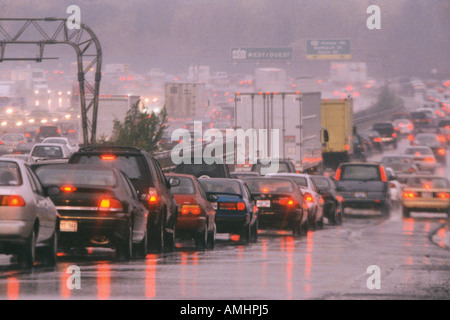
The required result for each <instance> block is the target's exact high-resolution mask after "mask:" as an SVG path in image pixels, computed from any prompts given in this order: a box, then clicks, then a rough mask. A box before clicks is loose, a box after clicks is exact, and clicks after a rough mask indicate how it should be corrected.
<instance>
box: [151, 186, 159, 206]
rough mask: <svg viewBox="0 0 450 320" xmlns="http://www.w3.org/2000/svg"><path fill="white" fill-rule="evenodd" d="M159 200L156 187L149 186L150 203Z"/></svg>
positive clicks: (155, 202)
mask: <svg viewBox="0 0 450 320" xmlns="http://www.w3.org/2000/svg"><path fill="white" fill-rule="evenodd" d="M158 202H159V195H158V192H157V191H156V189H155V188H149V192H148V203H149V204H157V203H158Z"/></svg>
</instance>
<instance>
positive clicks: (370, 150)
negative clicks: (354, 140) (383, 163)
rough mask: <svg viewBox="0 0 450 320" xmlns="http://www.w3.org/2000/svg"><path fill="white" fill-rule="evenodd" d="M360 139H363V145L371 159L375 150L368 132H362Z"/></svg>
mask: <svg viewBox="0 0 450 320" xmlns="http://www.w3.org/2000/svg"><path fill="white" fill-rule="evenodd" d="M359 137H360V138H361V140H362V143H363V144H364V147H365V150H366V156H368V157H370V156H371V155H372V154H373V152H374V148H375V147H374V145H373V143H372V140H371V139H370V137H369V135H368V134H367V133H366V132H361V133H360V134H359Z"/></svg>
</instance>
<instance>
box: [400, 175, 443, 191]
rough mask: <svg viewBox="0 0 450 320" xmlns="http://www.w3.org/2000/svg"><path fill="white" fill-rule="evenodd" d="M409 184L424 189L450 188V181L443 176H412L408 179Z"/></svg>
mask: <svg viewBox="0 0 450 320" xmlns="http://www.w3.org/2000/svg"><path fill="white" fill-rule="evenodd" d="M407 186H409V187H416V188H424V189H448V188H450V184H449V181H448V180H447V179H445V178H441V177H435V178H434V177H412V178H410V179H408V181H407Z"/></svg>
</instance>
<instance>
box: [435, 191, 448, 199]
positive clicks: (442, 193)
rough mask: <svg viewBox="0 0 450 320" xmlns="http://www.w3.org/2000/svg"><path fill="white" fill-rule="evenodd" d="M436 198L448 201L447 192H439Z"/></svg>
mask: <svg viewBox="0 0 450 320" xmlns="http://www.w3.org/2000/svg"><path fill="white" fill-rule="evenodd" d="M437 196H438V198H439V199H450V193H448V192H439V193H438V194H437Z"/></svg>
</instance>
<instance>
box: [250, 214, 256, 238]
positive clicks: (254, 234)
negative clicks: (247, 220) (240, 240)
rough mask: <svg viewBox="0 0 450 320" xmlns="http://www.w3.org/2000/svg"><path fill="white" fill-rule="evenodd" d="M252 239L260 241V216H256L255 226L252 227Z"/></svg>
mask: <svg viewBox="0 0 450 320" xmlns="http://www.w3.org/2000/svg"><path fill="white" fill-rule="evenodd" d="M250 241H251V242H257V241H258V218H256V220H255V222H254V223H253V226H252V229H251V236H250Z"/></svg>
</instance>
